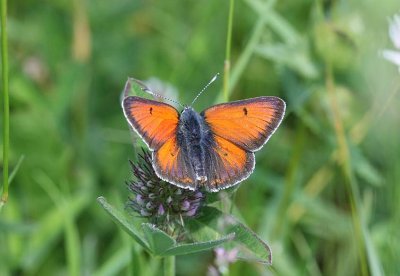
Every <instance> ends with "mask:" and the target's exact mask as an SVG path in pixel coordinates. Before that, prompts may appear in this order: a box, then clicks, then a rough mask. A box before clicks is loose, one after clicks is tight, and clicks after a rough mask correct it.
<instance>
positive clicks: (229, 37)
mask: <svg viewBox="0 0 400 276" xmlns="http://www.w3.org/2000/svg"><path fill="white" fill-rule="evenodd" d="M234 8H235V0H230V1H229V15H228V34H227V37H226V51H225V61H224V101H226V102H227V101H228V98H229V75H230V71H231V46H232V26H233V11H234Z"/></svg>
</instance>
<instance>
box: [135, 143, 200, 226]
mask: <svg viewBox="0 0 400 276" xmlns="http://www.w3.org/2000/svg"><path fill="white" fill-rule="evenodd" d="M131 167H132V171H133V175H134V177H135V179H134V180H133V181H130V182H129V183H128V188H129V190H130V191H131V192H132V194H133V196H132V197H131V199H130V200H129V201H128V206H129V207H130V208H131V210H133V211H134V212H135V213H137V214H139V215H140V216H141V217H146V218H148V219H150V221H151V222H152V223H154V224H158V225H168V224H169V223H180V222H181V221H182V218H193V217H195V216H196V215H197V213H198V211H199V208H200V206H202V203H203V202H204V199H205V198H204V194H203V193H202V192H201V191H198V190H197V191H192V190H187V189H182V188H179V187H177V186H175V185H172V184H170V183H168V182H166V181H164V180H161V179H160V178H159V177H158V176H157V175H156V173H155V172H154V169H153V166H152V160H151V154H150V153H149V152H148V151H145V150H143V153H142V154H139V162H138V163H137V164H134V163H133V162H131Z"/></svg>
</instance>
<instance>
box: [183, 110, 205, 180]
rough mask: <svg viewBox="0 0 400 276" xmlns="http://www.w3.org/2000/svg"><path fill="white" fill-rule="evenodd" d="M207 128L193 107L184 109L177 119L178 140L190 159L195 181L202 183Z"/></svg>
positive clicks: (203, 178)
mask: <svg viewBox="0 0 400 276" xmlns="http://www.w3.org/2000/svg"><path fill="white" fill-rule="evenodd" d="M208 133H209V129H208V127H207V125H206V124H205V122H204V119H203V118H202V117H201V116H200V115H199V114H198V113H197V112H196V111H194V110H193V109H191V108H187V109H185V110H184V111H183V112H182V114H181V118H180V121H179V128H178V142H179V143H180V146H181V147H182V149H183V150H184V151H185V152H186V154H187V156H188V157H189V160H190V165H191V166H192V168H193V171H194V172H195V175H196V182H200V183H204V182H206V181H207V176H206V175H207V174H206V171H205V159H206V156H205V154H206V151H205V149H204V145H205V141H208V140H209V137H207V136H208V135H209V134H208Z"/></svg>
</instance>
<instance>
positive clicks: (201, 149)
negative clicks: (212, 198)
mask: <svg viewBox="0 0 400 276" xmlns="http://www.w3.org/2000/svg"><path fill="white" fill-rule="evenodd" d="M122 108H123V110H124V114H125V117H126V118H127V120H128V122H129V123H130V125H131V126H132V128H133V129H134V130H135V131H136V132H137V133H138V134H139V135H140V136H141V137H142V139H143V141H144V142H145V143H146V144H147V145H148V147H149V148H150V150H152V152H153V153H152V158H153V168H154V170H155V172H156V173H157V175H158V176H159V177H160V178H161V179H164V180H166V181H168V182H170V183H172V184H174V185H177V186H179V187H183V188H188V189H192V190H195V189H198V188H199V187H204V188H205V189H206V190H208V191H212V192H215V191H219V190H221V189H224V188H227V187H231V186H233V185H235V184H237V183H239V182H241V181H243V180H244V179H246V178H248V177H249V175H250V174H251V173H252V172H253V169H254V166H255V157H254V152H255V151H258V150H259V149H261V147H262V146H263V145H264V144H265V143H266V142H267V141H268V139H269V138H270V136H271V135H272V134H273V133H274V131H275V130H276V129H277V127H278V126H279V124H280V122H281V121H282V118H283V115H284V113H285V102H284V101H282V100H281V99H280V98H278V97H266V96H262V97H257V98H252V99H246V100H241V101H235V102H230V103H224V104H218V105H214V106H211V107H210V108H207V109H206V110H204V111H203V112H201V113H200V114H199V113H197V112H196V111H195V110H194V109H193V108H192V107H185V108H184V110H183V111H182V113H180V114H179V112H178V111H177V110H176V109H175V108H174V107H172V106H170V105H168V104H165V103H162V102H158V101H154V100H148V99H144V98H140V97H135V96H129V97H126V98H125V99H124V100H123V102H122Z"/></svg>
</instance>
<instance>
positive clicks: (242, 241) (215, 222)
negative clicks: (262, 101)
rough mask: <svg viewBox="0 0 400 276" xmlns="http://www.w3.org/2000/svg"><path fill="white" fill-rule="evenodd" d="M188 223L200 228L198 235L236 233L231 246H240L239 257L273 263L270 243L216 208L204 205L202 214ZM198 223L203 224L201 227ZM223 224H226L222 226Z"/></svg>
mask: <svg viewBox="0 0 400 276" xmlns="http://www.w3.org/2000/svg"><path fill="white" fill-rule="evenodd" d="M217 218H218V219H217ZM221 222H222V223H221ZM188 224H189V226H191V227H193V228H197V229H198V230H197V232H198V233H195V234H197V236H199V235H205V236H206V235H210V234H213V233H214V234H215V233H235V238H234V239H233V240H232V243H230V247H237V246H239V247H240V250H239V251H240V252H239V257H240V258H241V259H245V260H251V261H258V262H260V263H263V264H271V262H272V261H271V260H272V252H271V249H270V247H269V246H268V244H266V243H265V242H264V241H263V240H262V239H261V238H260V237H258V236H257V234H256V233H254V232H253V231H252V230H251V229H250V228H248V227H247V226H246V225H245V224H243V223H241V222H240V221H238V220H237V219H236V218H234V217H233V216H231V215H228V214H225V213H223V212H221V211H220V210H218V209H216V208H213V207H203V209H202V215H201V216H199V217H198V218H196V220H195V221H192V222H189V223H188ZM198 224H201V227H200V226H199V225H198ZM221 224H222V225H224V226H222V227H221Z"/></svg>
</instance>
